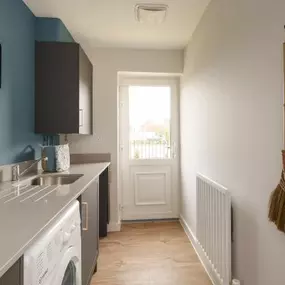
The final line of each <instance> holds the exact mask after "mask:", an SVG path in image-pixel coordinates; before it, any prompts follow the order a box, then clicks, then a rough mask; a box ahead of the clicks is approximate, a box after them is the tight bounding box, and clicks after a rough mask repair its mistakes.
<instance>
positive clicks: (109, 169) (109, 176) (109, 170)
mask: <svg viewBox="0 0 285 285" xmlns="http://www.w3.org/2000/svg"><path fill="white" fill-rule="evenodd" d="M108 178H109V184H111V183H112V170H111V166H109V168H108Z"/></svg>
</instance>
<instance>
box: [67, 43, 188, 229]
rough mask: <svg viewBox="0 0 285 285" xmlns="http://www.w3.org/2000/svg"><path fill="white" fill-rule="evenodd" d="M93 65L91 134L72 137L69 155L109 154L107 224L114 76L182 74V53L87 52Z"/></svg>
mask: <svg viewBox="0 0 285 285" xmlns="http://www.w3.org/2000/svg"><path fill="white" fill-rule="evenodd" d="M87 53H88V55H89V56H90V59H91V60H92V63H93V66H94V80H93V84H94V99H93V100H94V102H93V105H94V106H93V107H94V108H93V112H94V135H93V136H72V137H71V138H70V141H71V152H72V153H107V152H109V153H111V157H112V183H111V189H110V191H111V198H110V200H111V201H110V202H111V224H115V223H117V222H118V219H119V216H118V207H117V206H118V198H119V197H118V196H117V189H118V183H117V181H118V177H117V171H118V168H117V166H118V151H117V148H118V145H117V141H118V131H117V123H118V122H117V117H118V110H117V108H118V104H117V103H118V101H117V99H118V96H117V75H118V72H119V71H125V72H157V73H182V70H183V51H165V50H129V49H102V48H97V49H88V48H87Z"/></svg>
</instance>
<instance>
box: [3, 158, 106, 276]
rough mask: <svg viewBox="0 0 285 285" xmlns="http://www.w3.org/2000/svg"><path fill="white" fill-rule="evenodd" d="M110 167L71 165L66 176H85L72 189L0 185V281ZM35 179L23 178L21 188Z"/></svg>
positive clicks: (103, 165) (65, 187)
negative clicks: (48, 228) (73, 202)
mask: <svg viewBox="0 0 285 285" xmlns="http://www.w3.org/2000/svg"><path fill="white" fill-rule="evenodd" d="M109 165H110V163H92V164H77V165H72V166H71V168H70V170H69V171H66V172H63V173H64V174H83V176H82V177H81V178H79V179H78V180H77V181H75V182H74V183H73V184H70V185H62V186H48V187H47V186H28V187H23V186H13V185H15V182H13V183H11V182H5V183H0V277H1V276H2V275H3V274H4V273H5V272H6V271H7V270H8V269H9V268H10V267H11V266H12V265H13V264H14V263H15V262H16V261H17V260H18V259H19V258H20V257H21V256H22V255H23V253H24V252H25V250H26V249H27V248H28V247H29V246H30V245H31V244H32V243H33V241H35V239H37V237H38V236H39V235H40V234H41V233H42V232H43V231H44V230H45V229H46V228H47V227H48V226H49V225H50V224H51V223H52V222H53V221H54V220H55V219H56V218H57V217H58V216H59V215H60V214H61V213H62V212H63V211H64V210H65V209H66V208H67V206H68V205H69V204H70V203H71V202H72V201H74V200H75V199H77V198H78V197H79V196H80V195H81V194H82V193H83V192H84V190H85V189H86V188H87V187H88V186H89V185H90V184H91V183H92V182H93V181H94V180H95V179H96V178H97V177H98V176H99V175H100V174H101V173H102V172H103V171H104V170H105V169H106V168H107V167H108V166H109ZM57 174H59V173H55V174H54V175H57ZM61 174H62V173H61ZM46 175H50V174H46ZM33 177H36V176H35V175H33V176H29V177H27V176H26V177H24V178H23V179H22V180H21V181H20V184H21V185H25V180H29V179H32V178H33Z"/></svg>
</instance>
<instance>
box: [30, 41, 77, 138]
mask: <svg viewBox="0 0 285 285" xmlns="http://www.w3.org/2000/svg"><path fill="white" fill-rule="evenodd" d="M79 48H80V46H79V45H78V44H76V43H59V42H37V43H36V74H35V77H36V80H35V86H36V88H35V91H36V92H35V131H36V133H43V134H72V133H74V134H78V133H79Z"/></svg>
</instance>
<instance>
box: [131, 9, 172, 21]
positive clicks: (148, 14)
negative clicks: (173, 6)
mask: <svg viewBox="0 0 285 285" xmlns="http://www.w3.org/2000/svg"><path fill="white" fill-rule="evenodd" d="M167 9H168V6H167V5H164V4H138V5H136V7H135V17H136V20H137V21H138V22H140V23H146V24H153V25H159V24H161V23H163V22H164V20H165V18H166V14H167Z"/></svg>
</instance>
